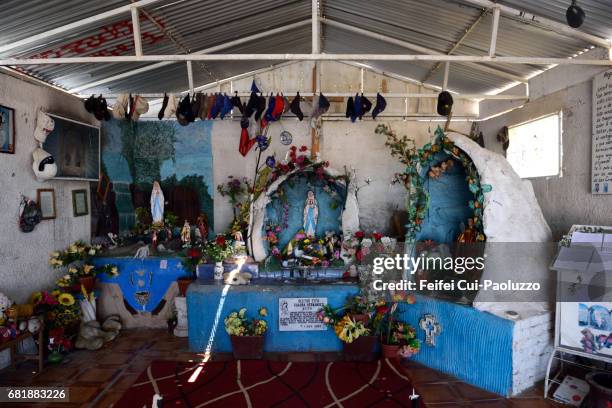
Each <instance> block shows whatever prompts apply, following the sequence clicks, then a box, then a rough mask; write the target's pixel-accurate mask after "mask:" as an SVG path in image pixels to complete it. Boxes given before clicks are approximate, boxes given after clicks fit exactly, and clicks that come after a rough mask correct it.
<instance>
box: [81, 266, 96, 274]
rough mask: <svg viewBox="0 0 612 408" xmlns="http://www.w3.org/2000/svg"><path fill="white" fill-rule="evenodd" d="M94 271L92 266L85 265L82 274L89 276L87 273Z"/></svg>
mask: <svg viewBox="0 0 612 408" xmlns="http://www.w3.org/2000/svg"><path fill="white" fill-rule="evenodd" d="M93 269H94V266H93V265H88V264H85V265H83V272H84V273H85V275H89V273H90V272H91V271H92V270H93Z"/></svg>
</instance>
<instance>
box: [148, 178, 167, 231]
mask: <svg viewBox="0 0 612 408" xmlns="http://www.w3.org/2000/svg"><path fill="white" fill-rule="evenodd" d="M151 217H152V218H153V225H164V193H163V191H162V189H161V186H160V185H159V182H157V181H154V182H153V190H152V191H151Z"/></svg>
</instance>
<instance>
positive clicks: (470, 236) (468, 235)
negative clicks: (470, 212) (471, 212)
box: [457, 218, 477, 244]
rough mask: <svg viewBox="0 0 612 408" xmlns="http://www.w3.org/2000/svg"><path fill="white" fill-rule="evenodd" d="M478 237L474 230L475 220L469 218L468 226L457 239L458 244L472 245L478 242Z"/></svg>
mask: <svg viewBox="0 0 612 408" xmlns="http://www.w3.org/2000/svg"><path fill="white" fill-rule="evenodd" d="M476 235H477V233H476V230H475V229H474V220H473V219H472V218H468V225H467V227H465V230H464V231H463V232H461V233H460V234H459V236H458V237H457V242H459V243H461V244H471V243H473V242H476Z"/></svg>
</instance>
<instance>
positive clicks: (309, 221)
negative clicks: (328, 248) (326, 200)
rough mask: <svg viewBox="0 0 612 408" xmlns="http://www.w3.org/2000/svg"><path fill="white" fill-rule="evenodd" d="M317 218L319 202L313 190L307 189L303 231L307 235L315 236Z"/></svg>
mask: <svg viewBox="0 0 612 408" xmlns="http://www.w3.org/2000/svg"><path fill="white" fill-rule="evenodd" d="M318 218H319V204H318V203H317V199H316V198H315V194H314V192H313V191H308V195H307V197H306V202H305V203H304V232H305V233H306V235H307V236H309V237H314V236H315V231H316V229H317V219H318Z"/></svg>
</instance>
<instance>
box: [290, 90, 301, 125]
mask: <svg viewBox="0 0 612 408" xmlns="http://www.w3.org/2000/svg"><path fill="white" fill-rule="evenodd" d="M301 100H302V97H301V96H300V93H299V92H298V93H297V94H296V95H295V98H293V100H292V101H291V113H293V114H294V115H295V116H297V118H298V119H299V120H300V121H302V119H304V113H303V112H302V108H301V107H300V101H301Z"/></svg>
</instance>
